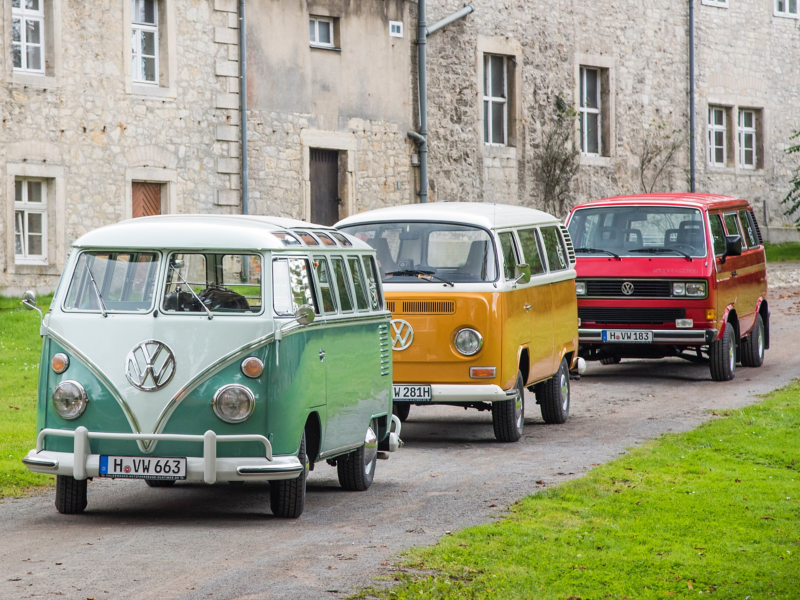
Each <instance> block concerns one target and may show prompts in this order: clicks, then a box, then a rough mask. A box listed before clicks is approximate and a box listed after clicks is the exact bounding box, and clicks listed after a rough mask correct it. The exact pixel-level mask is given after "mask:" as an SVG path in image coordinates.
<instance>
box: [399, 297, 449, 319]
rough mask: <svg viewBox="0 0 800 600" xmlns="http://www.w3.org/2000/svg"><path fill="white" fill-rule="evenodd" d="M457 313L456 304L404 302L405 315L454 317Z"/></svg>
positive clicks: (444, 302) (445, 302) (447, 302)
mask: <svg viewBox="0 0 800 600" xmlns="http://www.w3.org/2000/svg"><path fill="white" fill-rule="evenodd" d="M455 312H456V303H455V302H452V301H449V300H448V301H443V302H403V314H404V315H452V314H453V313H455Z"/></svg>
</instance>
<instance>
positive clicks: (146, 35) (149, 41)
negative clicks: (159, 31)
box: [142, 31, 156, 56]
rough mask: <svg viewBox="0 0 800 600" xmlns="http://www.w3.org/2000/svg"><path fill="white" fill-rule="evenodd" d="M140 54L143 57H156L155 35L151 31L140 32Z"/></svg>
mask: <svg viewBox="0 0 800 600" xmlns="http://www.w3.org/2000/svg"><path fill="white" fill-rule="evenodd" d="M142 54H144V55H145V56H155V55H156V35H155V33H154V32H152V31H142Z"/></svg>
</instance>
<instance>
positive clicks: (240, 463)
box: [22, 427, 304, 483]
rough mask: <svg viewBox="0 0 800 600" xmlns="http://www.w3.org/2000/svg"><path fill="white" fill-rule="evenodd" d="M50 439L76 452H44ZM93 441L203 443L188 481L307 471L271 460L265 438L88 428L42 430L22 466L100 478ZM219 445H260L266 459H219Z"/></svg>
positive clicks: (291, 460)
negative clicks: (67, 441) (63, 440)
mask: <svg viewBox="0 0 800 600" xmlns="http://www.w3.org/2000/svg"><path fill="white" fill-rule="evenodd" d="M48 435H51V436H60V437H71V438H73V440H74V445H73V451H72V452H50V451H47V450H42V447H43V443H44V438H45V437H46V436H48ZM92 439H104V440H137V441H143V440H149V441H158V440H169V441H187V442H203V456H202V457H193V456H189V457H187V458H186V481H204V482H205V483H215V482H217V481H271V480H277V479H294V478H295V477H297V476H299V475H300V473H302V471H303V468H304V465H302V464H301V463H300V461H299V460H298V458H297V457H296V456H272V445H271V444H270V443H269V440H268V439H267V438H265V437H264V436H263V435H216V434H215V433H214V432H213V431H206V432H205V434H203V435H183V434H163V433H162V434H147V433H107V432H96V431H95V432H93V431H89V430H87V429H86V428H85V427H78V428H77V429H75V430H74V431H71V430H64V429H42V431H40V432H39V437H38V438H37V440H36V449H34V450H31V451H30V452H28V454H27V456H25V458H23V459H22V462H23V463H24V464H25V466H27V467H28V469H29V470H31V471H33V472H35V473H47V474H50V475H69V476H71V477H74V478H75V479H86V478H87V477H98V476H99V475H100V455H99V454H92V453H91V448H90V440H92ZM219 442H260V443H262V444H264V449H265V452H264V456H253V457H242V458H217V443H219Z"/></svg>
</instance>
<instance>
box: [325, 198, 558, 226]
mask: <svg viewBox="0 0 800 600" xmlns="http://www.w3.org/2000/svg"><path fill="white" fill-rule="evenodd" d="M384 221H442V222H449V223H463V224H466V225H479V226H481V227H485V228H486V229H503V228H505V227H519V226H522V225H543V224H549V223H559V220H558V219H557V218H556V217H554V216H553V215H551V214H548V213H546V212H542V211H540V210H535V209H533V208H525V207H524V206H511V205H509V204H487V203H482V202H430V203H428V204H406V205H404V206H393V207H390V208H379V209H377V210H370V211H367V212H363V213H359V214H357V215H353V216H352V217H347V218H346V219H343V220H341V221H339V222H338V223H337V224H336V227H346V226H349V225H356V224H359V223H375V222H384Z"/></svg>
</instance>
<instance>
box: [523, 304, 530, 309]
mask: <svg viewBox="0 0 800 600" xmlns="http://www.w3.org/2000/svg"><path fill="white" fill-rule="evenodd" d="M522 308H524V309H525V310H530V309H531V305H530V304H526V305H525V306H523V307H522Z"/></svg>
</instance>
